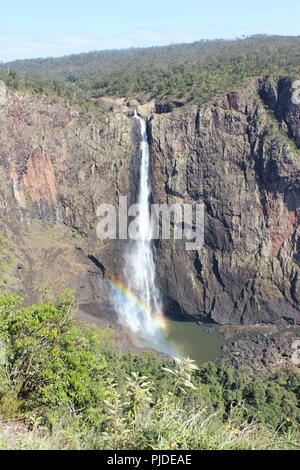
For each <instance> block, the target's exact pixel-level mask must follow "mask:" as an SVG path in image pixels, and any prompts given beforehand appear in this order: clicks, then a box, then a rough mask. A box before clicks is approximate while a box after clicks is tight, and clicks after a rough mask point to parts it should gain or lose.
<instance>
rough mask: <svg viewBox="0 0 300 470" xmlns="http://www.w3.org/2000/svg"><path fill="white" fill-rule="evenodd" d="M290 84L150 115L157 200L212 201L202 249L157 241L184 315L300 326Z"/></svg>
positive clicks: (167, 287) (170, 293) (297, 174)
mask: <svg viewBox="0 0 300 470" xmlns="http://www.w3.org/2000/svg"><path fill="white" fill-rule="evenodd" d="M291 83H292V81H285V82H283V81H282V80H277V81H275V80H274V81H268V80H262V81H255V82H253V83H252V84H251V85H250V86H249V87H248V88H246V89H243V90H240V91H237V92H234V93H229V94H227V95H225V96H221V97H220V98H218V99H216V100H215V101H214V102H212V103H211V104H210V105H207V106H205V107H202V108H201V109H200V110H199V109H198V108H197V107H196V106H195V107H194V108H191V109H190V110H187V111H181V112H174V113H169V114H161V115H155V116H154V117H153V119H152V120H151V123H150V131H151V155H152V166H153V168H152V172H153V175H152V178H153V186H154V199H155V201H156V202H160V203H162V202H169V203H172V202H180V201H181V202H191V203H192V202H197V201H198V202H200V201H203V202H204V204H205V245H204V248H203V249H202V250H201V251H199V252H188V251H185V250H184V246H183V244H182V243H179V242H176V243H173V245H172V244H171V245H170V243H167V242H160V243H159V246H158V254H157V263H158V272H159V274H160V285H161V288H162V290H163V292H164V293H165V294H166V296H167V298H168V299H169V300H170V301H171V302H170V304H173V306H174V305H175V307H176V310H177V314H179V315H182V314H183V315H190V316H192V317H197V318H199V319H200V320H202V321H215V322H217V323H221V324H227V323H229V324H234V323H243V324H252V323H257V322H283V323H300V305H299V302H300V269H299V260H300V242H299V201H300V193H299V190H300V151H298V150H297V149H296V145H298V146H299V142H298V138H299V137H298V136H299V110H300V106H298V107H297V106H295V105H294V104H293V103H292V102H291V91H290V88H291ZM267 105H268V106H269V108H268V107H267ZM285 135H286V136H287V137H285ZM290 139H294V142H293V141H292V140H290Z"/></svg>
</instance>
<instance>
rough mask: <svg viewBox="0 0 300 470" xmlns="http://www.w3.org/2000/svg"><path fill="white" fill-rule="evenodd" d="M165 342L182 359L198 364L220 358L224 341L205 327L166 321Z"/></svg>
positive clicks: (214, 331)
mask: <svg viewBox="0 0 300 470" xmlns="http://www.w3.org/2000/svg"><path fill="white" fill-rule="evenodd" d="M166 339H167V341H168V342H169V343H171V345H172V346H173V348H174V349H176V350H177V351H178V352H179V354H181V355H182V356H184V357H189V358H190V359H194V360H195V361H196V362H197V363H198V364H203V363H204V362H207V361H211V360H212V359H215V358H217V357H220V356H221V348H222V346H223V344H224V340H223V339H222V338H221V336H220V335H219V334H218V332H217V331H216V330H215V329H214V328H211V327H209V326H207V325H199V324H198V323H193V322H180V321H173V320H168V334H167V337H166Z"/></svg>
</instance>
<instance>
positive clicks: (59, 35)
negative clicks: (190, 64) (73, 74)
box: [0, 0, 300, 62]
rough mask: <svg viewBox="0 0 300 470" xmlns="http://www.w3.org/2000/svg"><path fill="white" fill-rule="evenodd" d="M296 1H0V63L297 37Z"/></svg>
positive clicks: (299, 23) (298, 8) (299, 26)
mask: <svg viewBox="0 0 300 470" xmlns="http://www.w3.org/2000/svg"><path fill="white" fill-rule="evenodd" d="M299 19H300V1H299V0H285V1H284V2H279V1H278V0H277V1H276V0H275V1H274V0H251V1H248V2H245V1H242V0H214V1H213V0H150V1H149V0H147V1H144V2H143V1H141V0H140V1H138V0H127V1H126V0H124V1H121V0H104V1H102V0H98V1H97V0H80V1H79V0H51V1H48V0H44V1H41V0H26V1H25V0H14V1H7V0H2V1H1V4H0V61H3V62H7V61H10V60H15V59H25V58H36V57H50V56H51V57H58V56H62V55H66V54H75V53H80V52H89V51H91V50H101V49H121V48H127V47H148V46H159V45H165V44H171V43H180V42H193V41H197V40H200V39H215V38H224V39H231V38H236V37H242V36H248V35H251V34H262V33H264V34H283V35H299V34H300V21H299Z"/></svg>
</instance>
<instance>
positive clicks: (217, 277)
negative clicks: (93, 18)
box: [0, 79, 300, 324]
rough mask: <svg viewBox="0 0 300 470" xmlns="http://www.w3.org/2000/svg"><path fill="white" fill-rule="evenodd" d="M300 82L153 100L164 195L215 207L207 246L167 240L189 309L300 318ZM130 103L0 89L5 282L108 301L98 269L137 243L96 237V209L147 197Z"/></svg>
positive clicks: (222, 315) (156, 194) (237, 317)
mask: <svg viewBox="0 0 300 470" xmlns="http://www.w3.org/2000/svg"><path fill="white" fill-rule="evenodd" d="M293 83H294V82H293V80H290V79H278V80H276V79H260V80H255V81H253V82H252V83H251V84H250V85H249V86H248V87H246V88H244V89H241V90H238V91H236V92H232V93H228V94H227V95H222V96H220V97H218V98H216V99H215V100H214V101H212V102H211V103H209V104H207V105H205V106H202V107H200V108H199V107H197V106H189V107H187V106H186V107H181V108H176V107H168V106H166V107H164V108H162V107H157V108H156V107H155V106H154V105H153V106H152V105H151V106H150V107H149V109H150V110H151V112H153V114H152V118H151V120H150V122H149V134H150V152H151V172H152V188H153V195H152V197H153V200H154V202H157V203H159V202H160V203H163V202H169V203H173V202H185V203H189V202H197V201H198V202H199V201H201V202H202V201H203V202H204V204H205V245H204V247H203V249H202V250H200V251H186V250H185V249H184V244H183V243H180V242H178V241H175V242H174V241H173V240H166V241H160V242H158V243H156V268H157V275H158V279H159V284H160V288H161V290H162V292H163V294H164V295H165V299H166V301H167V305H168V308H169V309H170V312H174V313H175V314H176V315H177V316H180V317H181V318H183V317H186V316H189V317H190V318H193V319H199V320H202V321H209V322H217V323H221V324H227V323H229V324H239V323H243V324H251V323H257V322H274V323H300V313H299V311H300V307H299V302H300V287H299V285H300V284H299V282H300V273H299V260H300V242H299V189H300V150H298V149H297V146H298V148H299V145H300V144H299V135H300V134H299V132H300V131H299V119H300V118H299V113H300V107H299V105H297V103H296V104H295V103H294V102H293V100H292V96H293ZM147 109H148V108H147ZM155 110H156V111H157V112H155ZM127 111H128V108H126V106H123V105H122V106H121V105H120V106H119V105H117V104H115V105H113V106H112V109H109V110H107V111H105V110H101V109H99V112H96V111H93V112H89V113H88V112H84V111H83V110H81V109H80V108H76V107H71V106H69V105H68V104H67V103H66V102H64V101H63V100H55V99H53V98H49V97H45V96H41V95H33V94H30V93H28V92H16V91H15V92H12V91H10V90H5V89H1V90H0V182H1V184H0V211H1V213H0V230H1V238H0V248H1V249H0V271H1V275H0V288H2V289H4V288H5V289H6V288H8V289H10V290H15V291H16V290H17V291H20V292H22V293H25V294H27V295H28V296H30V295H31V294H32V293H33V292H34V291H35V289H36V288H38V287H39V286H40V285H43V284H51V285H54V287H55V289H56V290H57V291H59V290H60V289H61V288H63V287H65V286H72V287H75V288H76V289H77V295H78V298H79V301H80V302H82V303H91V302H103V301H105V298H104V297H103V293H102V292H101V291H100V290H99V282H98V280H99V277H100V276H102V275H103V274H104V273H106V274H108V275H110V274H118V273H119V272H120V271H121V265H122V253H123V249H124V243H125V242H126V241H124V240H120V241H118V240H99V239H97V237H96V230H95V229H96V224H97V217H96V208H97V206H98V205H99V204H101V203H111V204H113V205H115V206H117V203H118V199H119V196H120V195H128V196H129V200H130V202H134V199H135V197H134V195H136V194H137V171H138V166H139V165H138V152H137V151H136V149H137V148H138V145H139V142H136V138H135V137H134V125H133V120H132V119H131V118H128V116H127Z"/></svg>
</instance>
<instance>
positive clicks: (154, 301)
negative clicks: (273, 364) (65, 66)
mask: <svg viewBox="0 0 300 470" xmlns="http://www.w3.org/2000/svg"><path fill="white" fill-rule="evenodd" d="M134 117H135V119H137V120H138V121H139V125H140V132H141V162H140V179H139V192H138V203H139V216H138V219H137V224H138V232H139V238H138V239H137V240H135V241H131V246H130V247H129V249H128V250H127V252H126V253H125V259H124V261H125V263H124V271H123V274H124V278H125V280H126V283H127V286H128V288H129V289H130V291H131V292H132V293H133V295H134V298H135V299H137V300H136V301H135V300H132V299H130V298H129V299H128V298H124V297H123V298H120V296H117V298H116V299H115V307H116V310H117V312H118V314H119V320H120V322H121V323H123V324H125V325H126V326H128V327H129V328H130V330H131V331H132V332H133V333H134V334H135V337H136V338H137V340H138V341H139V343H140V344H141V345H143V346H148V347H153V348H155V349H159V350H160V351H163V352H167V353H172V351H171V348H170V347H169V346H168V345H167V342H166V340H165V338H164V335H163V334H162V332H161V328H160V326H159V323H160V322H161V320H162V319H163V316H162V302H161V298H160V294H159V291H158V289H157V287H156V285H155V264H154V259H153V251H152V243H151V238H152V237H151V236H152V225H151V217H150V195H151V185H150V180H149V164H150V162H149V160H150V157H149V144H148V136H147V127H146V122H145V120H144V119H142V118H141V117H139V116H138V115H137V113H136V111H135V115H134Z"/></svg>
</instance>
